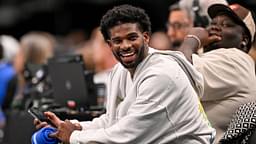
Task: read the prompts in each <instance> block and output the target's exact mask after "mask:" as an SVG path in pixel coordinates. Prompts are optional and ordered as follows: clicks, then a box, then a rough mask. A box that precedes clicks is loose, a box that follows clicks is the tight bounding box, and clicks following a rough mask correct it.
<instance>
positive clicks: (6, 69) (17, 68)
mask: <svg viewBox="0 0 256 144" xmlns="http://www.w3.org/2000/svg"><path fill="white" fill-rule="evenodd" d="M23 62H24V61H23V55H22V51H21V48H20V45H19V42H18V40H16V39H15V38H14V37H12V36H10V35H1V36H0V109H1V110H0V129H1V130H2V129H3V127H4V126H5V119H6V118H5V114H4V112H5V111H7V110H10V109H11V108H12V103H13V99H14V98H15V97H16V94H17V91H18V88H19V84H20V81H19V76H20V74H21V72H22V69H23ZM2 132H3V131H0V142H1V139H2V137H3V133H2Z"/></svg>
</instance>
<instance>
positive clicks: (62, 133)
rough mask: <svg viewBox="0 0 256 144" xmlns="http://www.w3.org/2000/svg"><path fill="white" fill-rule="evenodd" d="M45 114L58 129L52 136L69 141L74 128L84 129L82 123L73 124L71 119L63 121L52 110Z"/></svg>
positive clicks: (65, 141)
mask: <svg viewBox="0 0 256 144" xmlns="http://www.w3.org/2000/svg"><path fill="white" fill-rule="evenodd" d="M44 114H45V116H46V117H47V118H48V119H49V120H50V121H51V122H52V123H53V124H54V125H55V126H56V128H57V131H56V132H55V133H53V134H51V135H50V136H51V137H55V138H58V139H59V140H61V141H62V142H64V143H69V139H70V136H71V134H72V132H73V131H74V130H82V127H81V125H80V124H78V123H75V124H73V123H71V122H70V121H69V120H65V121H62V120H60V119H59V118H58V117H57V116H56V115H55V114H54V113H52V112H45V113H44Z"/></svg>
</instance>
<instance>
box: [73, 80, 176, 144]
mask: <svg viewBox="0 0 256 144" xmlns="http://www.w3.org/2000/svg"><path fill="white" fill-rule="evenodd" d="M156 84H157V86H156ZM137 88H138V89H137V91H138V93H137V99H136V101H134V102H133V104H132V105H131V106H130V107H129V110H128V113H127V115H126V116H124V117H122V118H120V119H119V120H117V122H116V123H115V124H114V125H112V126H110V127H108V128H100V129H89V130H84V131H74V132H73V133H72V134H71V137H70V143H71V144H77V143H79V144H85V143H88V142H99V143H152V141H153V140H156V138H157V137H160V136H162V135H163V133H165V132H166V131H170V127H171V126H170V125H171V124H172V123H171V121H170V118H169V115H168V110H167V106H166V103H168V104H170V105H172V104H173V105H175V100H173V99H175V98H177V96H172V93H173V91H174V87H172V80H171V79H170V78H168V77H166V76H164V75H151V76H148V77H147V78H145V79H144V80H143V82H142V83H141V84H139V85H138V87H137ZM170 93H171V95H170ZM175 95H176V94H175ZM170 137H171V138H170V139H172V138H173V139H174V138H175V134H173V135H172V136H170Z"/></svg>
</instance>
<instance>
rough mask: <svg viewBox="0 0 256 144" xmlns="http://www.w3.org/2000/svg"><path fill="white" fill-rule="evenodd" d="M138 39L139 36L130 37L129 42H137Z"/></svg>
mask: <svg viewBox="0 0 256 144" xmlns="http://www.w3.org/2000/svg"><path fill="white" fill-rule="evenodd" d="M137 38H138V37H137V36H131V37H129V40H132V41H134V40H136V39H137Z"/></svg>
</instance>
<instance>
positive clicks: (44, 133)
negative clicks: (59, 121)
mask: <svg viewBox="0 0 256 144" xmlns="http://www.w3.org/2000/svg"><path fill="white" fill-rule="evenodd" d="M56 131H57V130H56V128H53V127H44V128H41V129H40V130H39V131H37V132H35V133H34V134H33V135H32V138H31V141H32V144H58V143H59V142H60V141H59V140H58V139H56V138H52V137H49V135H50V134H52V133H54V132H56Z"/></svg>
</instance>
